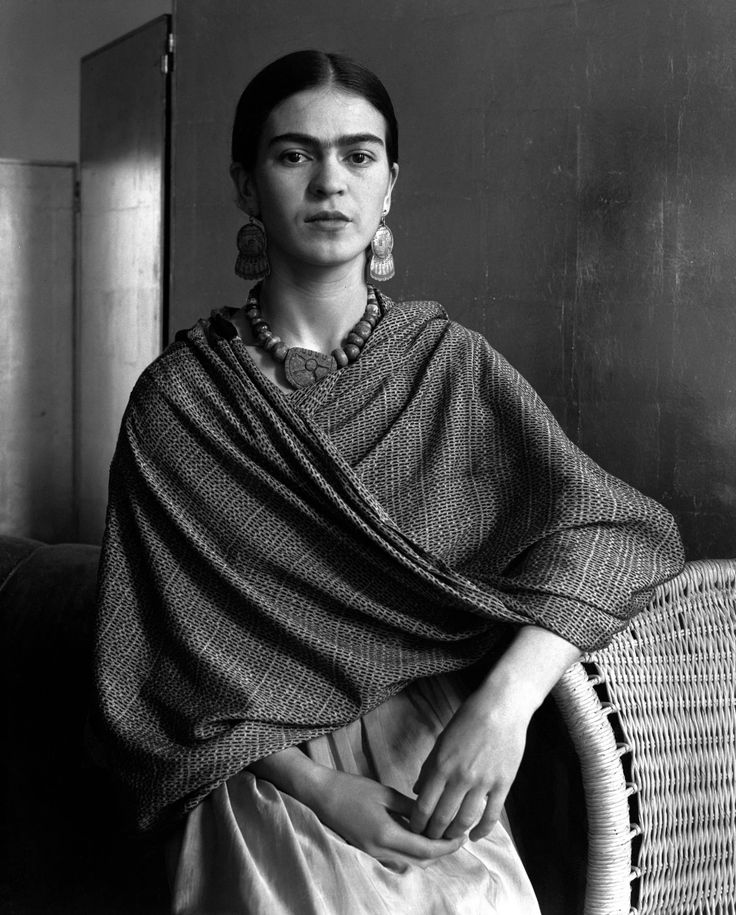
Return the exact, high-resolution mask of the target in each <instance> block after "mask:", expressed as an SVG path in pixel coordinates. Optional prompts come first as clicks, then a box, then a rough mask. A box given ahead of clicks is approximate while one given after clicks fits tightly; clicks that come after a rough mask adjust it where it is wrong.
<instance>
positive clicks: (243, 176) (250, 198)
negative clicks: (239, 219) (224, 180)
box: [230, 162, 261, 217]
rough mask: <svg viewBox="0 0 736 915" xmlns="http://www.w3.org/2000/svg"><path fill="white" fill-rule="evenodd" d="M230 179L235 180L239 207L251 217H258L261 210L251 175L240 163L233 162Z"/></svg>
mask: <svg viewBox="0 0 736 915" xmlns="http://www.w3.org/2000/svg"><path fill="white" fill-rule="evenodd" d="M230 177H231V178H232V179H233V184H234V185H235V190H236V191H237V194H238V197H237V205H238V207H239V208H240V209H241V210H244V211H245V212H246V213H247V214H248V215H249V216H255V217H258V216H259V215H260V212H261V208H260V205H259V203H258V193H257V191H256V186H255V181H254V180H253V176H252V175H251V173H250V172H247V171H246V170H245V169H244V168H243V166H242V165H241V164H240V163H239V162H233V164H232V165H231V166H230Z"/></svg>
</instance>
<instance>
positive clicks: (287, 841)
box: [168, 676, 540, 915]
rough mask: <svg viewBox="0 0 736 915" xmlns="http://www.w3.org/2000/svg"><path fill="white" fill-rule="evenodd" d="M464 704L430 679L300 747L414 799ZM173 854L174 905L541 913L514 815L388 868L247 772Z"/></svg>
mask: <svg viewBox="0 0 736 915" xmlns="http://www.w3.org/2000/svg"><path fill="white" fill-rule="evenodd" d="M460 702H461V698H460V694H459V692H458V690H457V689H456V687H455V684H454V682H453V680H452V678H450V677H445V676H441V677H434V678H430V679H427V680H422V681H419V682H417V683H414V684H412V685H411V686H409V687H408V688H407V689H406V690H404V691H403V692H402V693H400V694H399V695H397V696H394V697H393V698H392V699H389V700H388V701H387V702H385V703H384V704H383V705H381V706H380V707H379V708H377V709H374V710H373V711H372V712H369V713H368V714H367V715H366V716H365V717H364V718H362V719H360V720H358V721H355V722H353V723H352V724H350V725H348V726H347V727H345V728H342V729H341V730H339V731H336V732H334V733H333V734H329V735H327V736H325V737H319V738H317V739H315V740H312V741H310V742H309V743H307V744H304V745H303V747H302V749H303V750H304V752H305V753H307V754H308V755H309V756H310V757H311V758H312V759H313V760H314V761H315V762H318V763H320V764H321V765H326V766H331V767H333V768H336V769H341V770H344V771H347V772H351V773H355V774H358V775H364V776H367V777H370V778H375V779H377V780H378V781H380V782H381V783H382V784H384V785H388V786H390V787H392V788H395V789H396V790H397V791H400V792H402V793H403V794H406V795H409V796H410V797H414V793H413V792H412V790H411V787H412V785H413V784H414V782H415V780H416V778H417V776H418V775H419V770H420V768H421V766H422V763H423V762H424V760H425V759H426V757H427V755H428V754H429V751H430V750H431V748H432V746H433V745H434V741H435V739H436V737H437V736H438V735H439V733H440V732H441V731H442V729H443V728H444V727H445V725H446V724H447V723H448V721H449V720H450V718H451V717H452V715H453V713H454V711H455V709H457V707H458V705H459V704H460ZM504 820H505V818H504ZM168 859H169V875H170V882H171V889H172V912H173V913H175V915H540V912H539V906H538V904H537V900H536V897H535V895H534V891H533V889H532V887H531V884H530V882H529V878H528V877H527V875H526V872H525V871H524V868H523V865H522V863H521V860H520V858H519V856H518V853H517V851H516V848H515V847H514V844H513V842H512V839H511V836H510V834H509V831H508V823H507V822H505V821H504V822H499V823H498V824H497V825H496V827H495V829H494V830H493V831H492V832H491V834H490V835H489V836H487V837H486V838H484V839H481V840H479V841H477V842H470V841H468V842H466V843H465V845H463V846H462V847H461V848H460V849H458V851H456V852H454V853H453V854H451V855H446V856H444V857H442V858H439V859H437V860H435V861H433V862H432V863H431V864H429V865H428V866H426V867H420V866H418V865H402V866H396V867H387V866H386V865H383V864H381V863H380V862H379V861H377V860H376V859H375V858H373V857H372V856H371V855H369V854H366V853H365V852H363V851H361V850H360V849H358V848H355V847H353V846H352V845H349V844H348V843H347V842H346V841H345V840H344V839H342V838H341V837H340V836H339V835H337V833H335V832H333V830H331V829H330V828H328V827H327V826H324V825H323V824H322V823H321V822H320V820H319V819H318V818H317V816H316V815H315V814H314V813H313V812H312V810H311V809H310V808H309V807H306V806H305V805H304V804H302V803H300V802H299V801H297V800H296V799H295V798H293V797H291V796H290V795H288V794H285V793H283V792H282V791H279V790H278V788H275V787H274V786H273V785H272V784H271V783H270V782H268V781H266V780H264V779H261V778H256V777H255V776H254V775H252V774H251V773H250V772H248V771H244V772H241V773H239V774H238V775H236V776H234V777H233V778H231V779H229V780H228V781H227V782H226V783H225V784H224V785H221V786H220V787H219V788H217V789H216V790H215V791H213V792H212V793H211V794H210V795H209V796H208V797H207V798H205V800H203V801H202V803H201V804H199V806H198V807H197V808H196V809H195V810H193V811H191V813H189V815H188V816H187V818H186V820H184V822H183V824H182V826H181V827H180V828H179V830H178V832H177V833H176V834H175V835H174V836H173V837H172V839H171V841H170V843H169V847H168Z"/></svg>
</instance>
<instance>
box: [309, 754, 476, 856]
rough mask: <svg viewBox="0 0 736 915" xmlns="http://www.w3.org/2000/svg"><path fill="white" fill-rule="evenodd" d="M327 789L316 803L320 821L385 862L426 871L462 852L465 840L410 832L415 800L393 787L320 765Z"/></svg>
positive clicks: (324, 786)
mask: <svg viewBox="0 0 736 915" xmlns="http://www.w3.org/2000/svg"><path fill="white" fill-rule="evenodd" d="M320 768H322V769H323V770H324V771H323V772H322V773H320V775H319V780H320V781H321V782H322V785H323V789H324V790H323V791H322V792H321V793H320V795H319V797H318V798H317V799H315V802H314V807H313V809H314V812H315V813H316V814H317V816H318V817H319V818H320V820H321V821H322V822H323V823H324V824H325V825H326V826H329V827H330V829H333V830H334V831H335V832H336V833H338V835H340V836H342V837H343V839H345V840H346V841H347V842H349V843H350V844H351V845H354V846H355V847H356V848H360V849H361V850H362V851H364V852H367V853H368V854H369V855H372V856H373V857H374V858H376V859H377V860H378V861H380V862H381V863H382V864H386V865H389V866H391V865H396V864H416V865H419V866H420V867H427V866H428V865H429V864H431V863H432V861H434V860H435V859H437V858H441V857H442V856H443V855H449V854H452V853H453V852H455V851H457V850H458V848H460V846H461V845H462V844H463V842H464V841H465V836H460V837H458V838H455V839H429V838H427V836H422V835H417V834H416V833H414V832H412V831H411V830H410V829H409V817H410V816H411V812H412V809H413V807H414V801H413V800H412V799H411V798H410V797H408V796H407V795H405V794H401V793H400V792H399V791H396V790H394V789H393V788H387V787H386V786H385V785H382V784H380V783H379V782H376V781H373V780H372V779H370V778H364V777H363V776H360V775H351V774H350V773H348V772H340V771H337V770H335V769H328V768H326V767H320Z"/></svg>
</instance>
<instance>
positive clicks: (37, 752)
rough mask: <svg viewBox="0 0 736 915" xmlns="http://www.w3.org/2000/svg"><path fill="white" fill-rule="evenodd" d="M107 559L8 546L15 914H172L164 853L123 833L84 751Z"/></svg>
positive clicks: (8, 853)
mask: <svg viewBox="0 0 736 915" xmlns="http://www.w3.org/2000/svg"><path fill="white" fill-rule="evenodd" d="M98 557H99V548H98V547H94V546H89V545H85V544H57V545H53V546H51V545H47V544H43V543H39V542H38V541H34V540H28V539H23V538H15V537H0V619H1V620H2V640H1V642H0V644H2V672H3V695H4V697H5V703H4V713H5V722H4V724H5V727H4V731H5V740H4V745H5V750H4V752H3V753H2V760H3V762H2V766H3V772H2V778H3V786H4V797H3V811H2V817H1V819H2V836H3V846H4V848H3V855H2V864H3V872H2V882H1V884H0V911H1V912H3V913H7V915H32V913H33V915H35V913H44V915H49V913H53V915H67V913H69V915H72V913H73V915H87V913H89V915H118V913H120V915H123V913H125V915H133V913H135V915H139V913H140V915H146V913H151V915H154V913H159V912H165V911H166V910H167V907H166V898H167V893H166V884H165V878H164V871H163V867H162V861H161V852H160V849H159V848H158V847H157V846H156V845H154V844H145V843H141V842H140V841H139V840H137V839H135V838H134V837H133V836H132V835H131V834H130V833H129V832H127V831H126V827H125V825H124V823H125V821H124V818H123V816H122V815H121V813H120V811H119V809H117V807H116V801H115V798H116V793H115V790H114V787H113V786H112V785H111V783H110V781H109V779H108V777H107V776H106V774H105V773H103V772H102V771H101V770H100V769H98V768H97V767H95V766H94V765H93V764H92V761H91V760H90V758H89V757H88V755H87V753H86V751H85V743H84V729H85V720H86V714H87V709H88V705H89V698H90V694H91V688H92V681H91V663H90V662H91V640H92V622H93V608H94V593H95V581H96V572H97V562H98Z"/></svg>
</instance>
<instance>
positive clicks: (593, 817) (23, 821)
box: [0, 537, 736, 915]
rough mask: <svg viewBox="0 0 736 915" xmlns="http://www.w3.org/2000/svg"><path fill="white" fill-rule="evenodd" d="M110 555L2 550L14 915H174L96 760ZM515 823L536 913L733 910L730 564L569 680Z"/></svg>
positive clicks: (734, 592)
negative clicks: (92, 706) (101, 586)
mask: <svg viewBox="0 0 736 915" xmlns="http://www.w3.org/2000/svg"><path fill="white" fill-rule="evenodd" d="M98 555H99V551H98V548H97V547H94V546H88V545H83V544H58V545H54V546H50V545H46V544H42V543H39V542H38V541H33V540H28V539H23V538H13V537H0V619H1V620H2V641H1V643H0V644H2V651H3V658H2V670H3V678H4V679H3V695H4V697H5V700H6V706H5V708H6V713H5V727H4V730H5V740H4V747H5V750H4V752H3V753H2V759H3V769H4V771H3V783H4V785H5V787H6V792H5V796H4V799H3V811H2V815H1V816H0V820H1V821H2V829H3V840H4V845H6V850H5V853H4V854H3V862H4V865H5V867H4V873H3V875H2V883H1V884H0V911H2V912H4V913H9V915H31V913H54V915H62V913H69V915H72V913H74V915H123V913H125V915H146V913H151V915H155V913H159V912H165V911H166V898H167V894H166V883H165V877H164V869H163V862H162V855H161V850H160V848H159V847H158V846H157V845H156V844H155V843H153V842H141V841H140V840H139V839H137V838H135V837H134V836H132V835H131V834H130V833H129V832H128V831H127V830H126V827H125V819H124V816H123V815H122V812H121V810H120V809H119V805H118V804H117V802H116V792H115V788H114V785H113V784H112V783H111V782H110V780H109V779H108V777H107V776H106V775H105V773H103V772H102V771H100V770H98V769H97V768H95V767H94V766H93V764H92V762H91V760H90V759H89V758H88V756H87V754H86V752H85V749H84V747H85V744H84V726H85V717H86V711H87V708H88V704H89V698H90V695H91V690H92V682H91V665H90V661H91V639H92V617H93V607H94V591H95V579H96V571H97V560H98ZM509 812H510V817H511V821H512V826H513V828H514V832H515V836H516V839H517V842H518V844H519V846H520V851H521V853H522V856H523V857H524V858H525V861H526V864H527V867H528V869H529V871H530V874H531V876H532V879H533V882H534V884H535V887H536V889H537V892H538V895H539V898H540V902H541V905H542V911H543V913H544V915H577V913H585V915H629V912H630V910H631V911H633V912H638V913H641V915H644V913H656V915H694V913H701V912H702V913H713V915H725V913H733V912H736V562H727V561H723V562H701V563H691V564H689V565H688V567H687V568H686V570H685V572H684V573H683V574H682V575H680V576H679V577H678V578H677V579H674V580H673V581H671V582H668V583H667V584H665V585H662V586H661V587H660V588H658V589H657V591H656V593H655V594H654V596H653V599H652V601H651V604H650V607H649V609H648V610H647V611H646V612H645V613H644V614H642V615H641V616H640V617H638V618H637V620H636V621H635V622H634V624H633V625H632V626H631V627H630V628H629V629H628V630H627V631H626V633H625V634H624V635H622V636H621V637H619V638H617V639H616V640H615V641H614V643H613V644H612V645H611V646H610V647H609V648H607V649H606V650H605V651H603V652H600V653H599V654H598V655H597V656H596V657H595V658H589V659H587V660H586V662H585V663H583V664H577V665H574V667H572V668H571V669H570V670H569V671H568V672H567V674H566V675H565V676H564V677H563V679H562V680H561V681H560V683H559V684H558V686H557V687H556V688H555V691H554V701H552V700H550V701H549V702H548V703H547V704H546V705H545V706H544V707H543V708H542V709H541V710H540V712H539V713H538V715H537V716H536V719H535V721H534V723H533V726H532V728H531V729H530V734H529V740H528V746H527V752H526V755H525V759H524V762H523V764H522V768H521V771H520V774H519V777H518V778H517V782H516V785H515V786H514V790H513V792H512V795H511V797H510V799H509ZM295 915H298V913H295ZM346 915H347V913H346Z"/></svg>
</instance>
